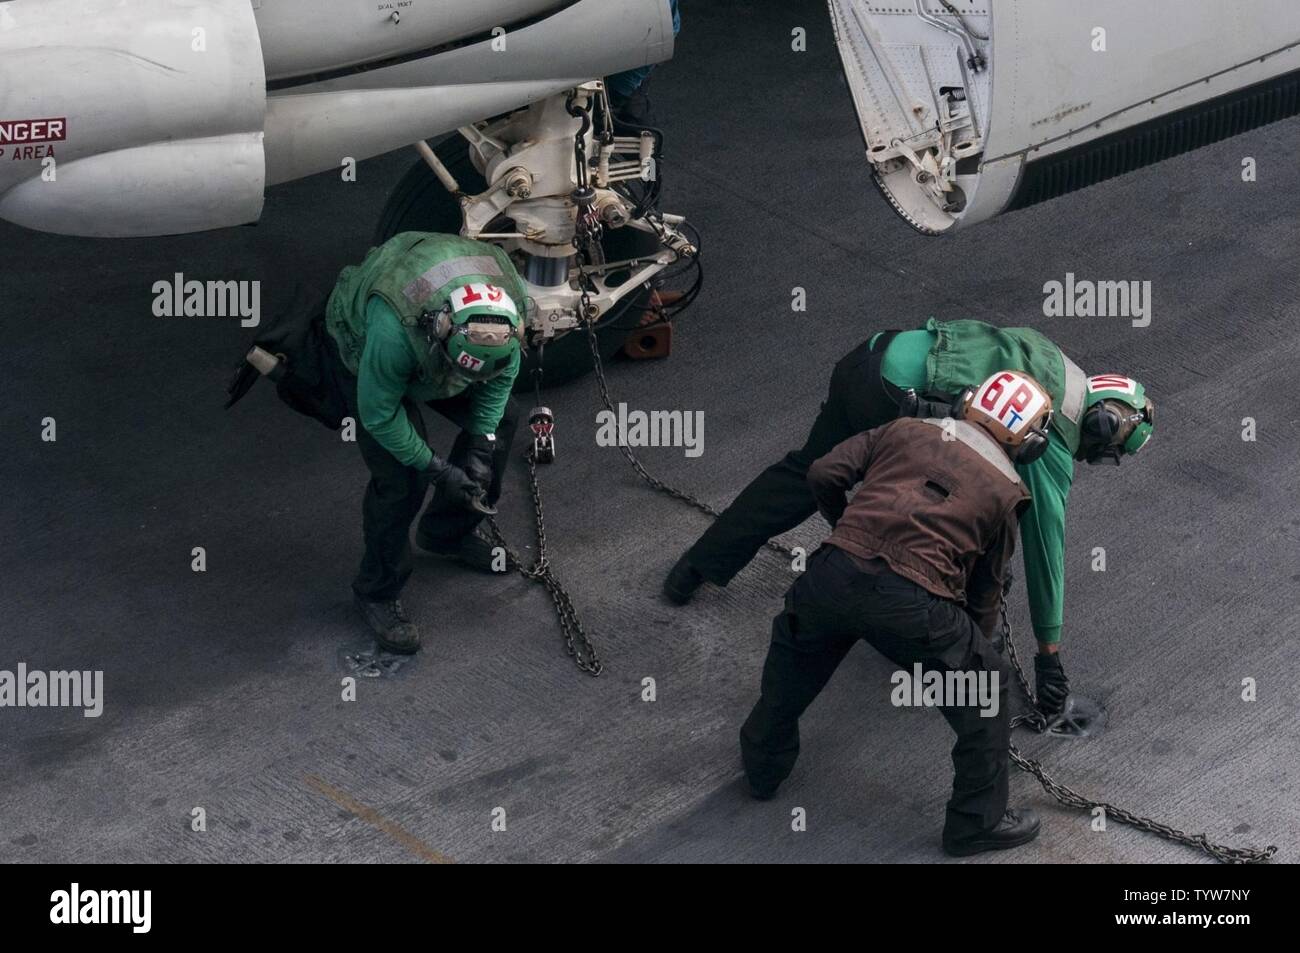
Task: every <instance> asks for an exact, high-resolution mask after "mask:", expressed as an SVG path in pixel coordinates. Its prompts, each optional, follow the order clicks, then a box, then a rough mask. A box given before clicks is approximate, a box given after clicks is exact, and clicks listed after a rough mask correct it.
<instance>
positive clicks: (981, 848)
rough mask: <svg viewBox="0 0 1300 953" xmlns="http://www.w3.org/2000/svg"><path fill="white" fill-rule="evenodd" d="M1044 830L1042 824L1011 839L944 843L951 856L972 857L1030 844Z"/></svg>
mask: <svg viewBox="0 0 1300 953" xmlns="http://www.w3.org/2000/svg"><path fill="white" fill-rule="evenodd" d="M1041 830H1042V825H1041V824H1040V825H1039V826H1037V827H1035V828H1033V830H1030V831H1028V832H1026V833H1024V834H1021V835H1019V836H1017V837H1015V838H1013V839H1011V840H1002V839H997V840H993V839H990V840H974V841H970V842H968V843H965V844H944V845H943V851H944V853H945V854H948V855H949V856H950V857H972V856H974V855H975V854H983V853H987V852H988V851H991V850H1009V849H1011V848H1012V847H1020V846H1021V845H1022V844H1028V843H1029V842H1030V841H1031V840H1033V839H1034V838H1036V837H1037V836H1038V834H1039V832H1040V831H1041Z"/></svg>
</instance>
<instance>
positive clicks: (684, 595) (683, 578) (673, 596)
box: [664, 556, 704, 606]
mask: <svg viewBox="0 0 1300 953" xmlns="http://www.w3.org/2000/svg"><path fill="white" fill-rule="evenodd" d="M703 583H704V577H703V576H701V575H700V574H699V573H698V572H696V571H695V567H694V566H692V565H691V564H690V563H689V562H687V560H686V557H685V556H683V557H682V558H681V559H679V560H677V564H676V565H675V566H673V568H672V569H671V570H669V572H668V578H667V579H665V580H664V595H665V596H667V597H668V599H669V601H671V602H672V603H674V604H675V605H679V606H684V605H686V603H688V602H690V601H691V597H692V596H693V595H695V590H696V589H698V588H700V586H701V585H702V584H703Z"/></svg>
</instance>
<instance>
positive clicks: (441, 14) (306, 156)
mask: <svg viewBox="0 0 1300 953" xmlns="http://www.w3.org/2000/svg"><path fill="white" fill-rule="evenodd" d="M672 48H673V32H672V21H671V14H670V11H669V8H668V3H667V0H440V2H439V3H437V4H415V5H409V6H403V5H402V4H365V3H357V2H356V0H252V2H251V3H250V0H8V2H0V218H3V219H7V220H9V221H12V222H15V223H17V224H20V225H24V226H27V227H29V228H35V229H39V230H42V231H52V232H62V233H66V234H74V235H94V236H139V235H163V234H176V233H181V232H193V231H202V230H204V229H211V228H222V227H226V226H230V225H237V224H243V223H247V222H253V221H256V220H257V219H258V218H259V217H260V215H261V211H262V204H263V193H264V190H265V188H266V187H267V186H268V185H274V184H276V183H279V182H285V181H289V180H292V179H296V178H301V177H303V176H307V175H312V174H314V173H317V172H322V171H325V170H327V169H338V168H339V167H340V164H341V163H343V162H344V161H345V160H347V159H353V160H361V159H365V158H369V157H371V156H375V155H379V154H381V153H384V152H388V151H391V150H393V149H397V148H401V147H403V146H407V145H410V144H411V143H414V142H416V141H417V140H421V139H427V138H429V137H430V136H434V135H438V134H440V133H443V132H447V131H450V130H452V129H456V128H459V127H461V126H465V125H468V124H470V123H472V122H476V121H478V120H482V119H485V118H487V117H489V116H495V115H498V114H501V113H505V112H509V111H511V110H514V109H517V108H519V107H522V106H525V105H528V104H529V103H533V102H536V101H537V100H540V99H543V98H545V97H547V96H550V95H552V94H554V93H556V92H559V91H561V90H564V89H566V88H571V87H574V86H577V85H579V84H581V83H583V82H585V81H587V80H591V79H595V78H599V77H602V76H605V75H608V74H610V73H614V72H617V71H619V70H624V69H631V68H634V67H637V66H643V65H646V64H648V63H656V62H659V61H661V60H664V59H667V58H669V57H670V56H671V55H672Z"/></svg>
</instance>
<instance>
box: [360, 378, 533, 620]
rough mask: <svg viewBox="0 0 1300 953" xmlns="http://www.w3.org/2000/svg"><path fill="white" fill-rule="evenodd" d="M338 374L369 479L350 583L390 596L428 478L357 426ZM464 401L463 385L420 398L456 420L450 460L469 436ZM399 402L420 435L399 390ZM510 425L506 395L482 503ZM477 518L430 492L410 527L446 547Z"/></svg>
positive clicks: (460, 460) (502, 460)
mask: <svg viewBox="0 0 1300 953" xmlns="http://www.w3.org/2000/svg"><path fill="white" fill-rule="evenodd" d="M343 378H344V380H345V381H346V386H345V388H344V389H345V391H346V393H345V400H346V402H347V406H348V412H349V413H350V414H351V415H352V417H353V418H354V419H355V420H357V421H358V422H357V446H358V447H359V448H360V450H361V458H362V459H363V460H364V461H365V462H366V467H367V468H368V469H369V470H370V484H369V485H368V486H367V487H366V495H365V499H364V500H363V501H362V504H361V523H362V532H363V534H364V536H365V543H366V552H365V555H364V556H363V557H362V558H361V568H360V569H359V570H357V576H356V579H354V580H353V582H352V588H353V590H354V591H355V592H356V593H357V595H359V596H361V597H362V598H363V599H369V600H370V601H372V602H383V601H387V600H389V599H396V598H397V596H398V594H399V593H400V592H401V591H402V587H403V586H404V585H406V580H407V579H409V578H410V576H411V569H412V565H413V560H412V555H411V540H410V533H411V524H412V523H413V522H415V518H416V516H417V515H419V512H420V508H421V507H423V506H424V498H425V496H426V495H427V493H428V490H429V481H428V478H427V477H426V476H425V475H424V474H423V473H421V472H420V471H419V470H415V469H413V468H411V467H408V466H405V465H403V464H402V463H400V462H398V460H397V458H396V457H394V456H393V455H392V454H391V453H389V452H388V451H387V450H385V449H384V448H383V447H382V446H380V444H379V442H378V441H377V440H375V438H374V437H372V436H371V435H370V433H369V431H367V430H366V429H365V428H364V427H362V426H361V423H360V414H359V412H358V410H357V384H356V378H355V377H351V376H350V375H343ZM472 401H473V398H472V396H471V394H470V391H468V390H466V391H462V392H461V393H459V394H457V395H456V396H455V397H449V398H447V399H445V400H431V401H428V402H426V404H425V406H426V407H429V408H430V409H432V410H435V411H437V412H438V413H439V414H441V415H442V416H444V417H446V418H447V419H448V420H450V421H451V422H452V423H454V424H455V425H456V426H458V427H460V428H461V432H460V434H459V435H458V436H457V437H456V442H455V443H454V444H452V448H451V454H450V456H449V457H448V458H447V459H448V461H449V462H451V463H454V464H455V465H456V466H463V464H464V463H465V458H466V453H467V451H468V450H469V436H468V434H466V433H465V430H464V428H465V425H466V424H467V423H468V422H469V419H470V410H471V405H472ZM402 408H403V410H405V412H406V417H407V419H408V420H409V421H410V422H411V426H413V427H414V428H415V432H416V433H418V434H419V435H420V438H421V439H422V440H427V431H426V430H425V426H424V417H423V416H422V415H421V413H420V407H419V404H418V403H417V402H416V401H414V400H411V399H410V398H407V399H406V400H404V401H402ZM518 426H519V405H518V404H516V403H515V401H514V399H513V398H511V399H510V401H509V402H508V403H507V404H506V412H505V416H504V417H503V418H502V420H501V424H500V426H499V427H497V440H496V443H497V448H496V452H495V453H494V454H493V457H492V484H491V486H490V487H489V488H488V492H487V502H488V503H489V504H495V503H496V501H497V500H498V499H499V498H500V496H501V480H502V477H503V475H504V474H505V469H506V463H507V461H508V460H509V458H510V448H511V447H512V446H513V444H514V440H515V431H516V430H517V429H518ZM482 520H483V515H482V514H481V513H477V512H474V511H471V510H466V509H464V508H462V507H460V506H456V505H455V504H451V503H447V502H446V501H444V500H442V499H441V498H439V497H437V496H435V497H434V499H433V501H432V502H431V503H430V504H429V507H428V509H427V510H425V512H424V516H423V517H422V518H421V519H420V525H419V529H418V533H419V535H420V537H421V541H422V542H428V543H430V544H432V545H433V546H434V547H435V548H447V549H451V548H453V547H455V545H456V544H457V543H458V542H459V541H460V540H461V539H463V538H464V537H466V536H468V535H469V534H470V533H472V532H474V528H475V527H476V526H478V524H479V523H480V522H481V521H482Z"/></svg>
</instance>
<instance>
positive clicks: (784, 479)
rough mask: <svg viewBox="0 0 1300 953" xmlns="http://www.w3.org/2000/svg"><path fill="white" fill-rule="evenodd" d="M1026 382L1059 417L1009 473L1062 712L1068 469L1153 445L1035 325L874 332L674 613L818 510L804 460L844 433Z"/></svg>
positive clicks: (718, 524)
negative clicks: (1037, 448)
mask: <svg viewBox="0 0 1300 953" xmlns="http://www.w3.org/2000/svg"><path fill="white" fill-rule="evenodd" d="M1002 369H1008V370H1013V371H1019V372H1021V373H1024V374H1028V375H1029V376H1030V377H1033V378H1034V379H1035V380H1037V381H1039V382H1040V383H1041V384H1042V385H1043V386H1044V387H1045V388H1046V389H1047V391H1048V392H1049V393H1050V395H1051V398H1052V405H1053V406H1054V407H1055V408H1057V413H1056V414H1055V415H1054V417H1053V420H1052V426H1051V429H1050V435H1051V439H1050V441H1049V445H1048V448H1047V451H1046V452H1045V453H1044V454H1043V456H1042V457H1041V458H1039V459H1038V460H1036V461H1034V462H1033V463H1030V464H1028V465H1023V466H1018V467H1017V468H1016V469H1017V470H1018V471H1019V472H1020V474H1021V476H1022V478H1023V479H1024V481H1025V485H1026V486H1027V487H1028V489H1029V491H1030V493H1031V494H1032V496H1033V503H1032V505H1031V506H1030V507H1029V509H1028V510H1027V511H1026V512H1025V514H1024V515H1023V516H1022V517H1021V519H1020V539H1021V549H1022V551H1023V552H1024V559H1025V583H1026V588H1027V589H1028V592H1029V612H1030V618H1031V620H1032V621H1033V627H1034V635H1035V637H1036V638H1037V640H1038V649H1039V651H1038V655H1037V657H1036V658H1035V665H1034V669H1035V673H1036V683H1037V695H1038V702H1039V708H1040V709H1041V710H1042V712H1043V714H1044V715H1046V716H1047V717H1048V718H1052V717H1053V716H1058V715H1060V714H1061V712H1062V711H1063V710H1064V709H1065V702H1066V698H1067V696H1068V695H1069V690H1070V683H1069V680H1068V679H1067V678H1066V676H1065V671H1064V669H1063V668H1062V665H1061V659H1060V656H1059V655H1058V649H1059V645H1060V641H1061V626H1062V623H1063V620H1064V610H1065V507H1066V501H1067V499H1068V498H1069V493H1070V485H1071V484H1072V482H1073V481H1074V463H1075V461H1076V460H1082V461H1086V462H1088V463H1099V462H1101V461H1106V460H1109V461H1113V462H1114V463H1116V464H1118V463H1119V461H1120V457H1121V456H1126V455H1129V454H1133V453H1136V452H1137V451H1138V450H1140V449H1141V448H1142V446H1143V444H1145V443H1146V441H1147V439H1148V438H1149V437H1150V436H1151V424H1152V406H1151V402H1150V401H1149V400H1148V399H1147V398H1146V393H1145V391H1144V389H1143V387H1142V385H1141V384H1139V383H1137V382H1136V381H1133V380H1131V379H1129V378H1127V377H1124V376H1122V375H1119V374H1104V375H1100V376H1096V377H1087V376H1086V375H1085V374H1084V373H1083V371H1081V370H1080V369H1079V368H1078V366H1077V365H1076V364H1075V363H1074V362H1073V361H1071V360H1070V359H1069V358H1068V357H1067V356H1066V355H1065V354H1063V353H1062V352H1061V349H1060V348H1058V347H1057V346H1056V345H1055V344H1053V343H1052V342H1051V341H1050V340H1048V339H1047V338H1046V337H1045V336H1043V335H1042V334H1040V333H1039V332H1038V331H1035V330H1034V329H1033V328H998V327H994V326H993V325H991V324H986V323H984V322H983V321H938V320H935V319H934V318H931V319H930V320H929V321H928V322H926V325H925V327H923V328H918V329H916V330H913V331H884V332H881V333H879V334H877V335H875V336H874V337H872V338H871V339H870V340H868V341H864V342H863V343H862V344H860V345H859V346H858V347H857V348H856V349H854V350H853V351H851V352H850V353H849V354H847V355H846V356H845V357H843V358H842V359H841V360H840V361H839V363H837V364H836V365H835V369H834V371H833V372H832V373H831V382H830V390H829V393H828V394H827V397H826V400H825V402H824V403H823V404H822V406H821V410H820V412H819V413H818V415H817V419H816V420H815V421H814V422H813V426H812V430H811V432H810V433H809V435H808V440H807V442H806V444H805V445H804V446H803V448H801V449H799V450H794V451H791V452H790V453H788V454H787V455H786V456H785V457H784V458H783V459H782V460H781V461H779V462H778V463H775V464H773V465H772V466H770V467H768V468H767V469H766V470H765V471H763V472H762V473H761V474H759V475H758V476H757V477H756V478H755V479H754V480H753V482H751V483H750V484H749V486H747V487H746V488H745V489H744V490H742V491H741V493H740V495H739V496H738V497H737V498H736V499H735V500H734V501H733V502H732V504H731V505H730V506H729V507H727V509H726V510H724V511H723V513H722V514H721V516H720V517H719V518H718V519H717V520H716V521H715V522H714V523H713V525H712V526H710V527H709V528H708V530H707V531H705V533H704V535H703V536H701V537H700V538H699V540H698V541H696V543H695V544H694V545H693V546H692V547H691V548H690V549H688V550H687V551H686V553H685V555H683V556H682V557H681V559H679V560H678V561H677V564H676V565H675V566H673V568H672V571H671V572H670V573H669V574H668V577H667V579H665V581H664V593H665V595H667V596H668V598H669V599H670V600H672V601H673V602H675V603H677V604H679V605H680V604H684V603H686V602H687V601H689V600H690V598H691V597H692V596H693V595H694V593H695V591H696V590H697V589H698V588H699V587H700V585H701V584H702V583H704V582H706V581H707V582H712V583H714V584H715V585H723V586H725V585H726V584H727V583H728V582H729V581H730V580H731V578H732V577H733V576H734V575H735V574H736V573H737V572H739V571H740V570H741V569H742V568H743V567H744V566H745V565H746V564H747V563H748V562H749V561H750V560H751V559H752V558H753V557H754V555H755V554H756V553H757V552H758V550H759V548H760V547H762V545H763V544H764V543H765V542H766V541H767V540H769V539H771V538H772V537H773V536H776V535H778V534H779V533H782V532H785V531H786V530H789V529H792V528H794V527H795V526H798V525H799V524H800V523H801V522H803V521H804V520H805V519H807V518H808V517H809V516H811V515H812V514H813V513H814V512H816V502H815V501H814V500H813V497H812V494H811V492H810V491H809V489H808V486H807V482H806V477H807V473H808V468H809V466H810V465H811V464H812V462H813V461H814V460H816V459H818V458H819V457H821V456H824V455H825V454H826V453H828V452H829V451H830V450H831V448H832V447H834V446H836V445H837V444H839V443H840V442H842V441H844V440H847V439H848V438H849V437H851V436H853V435H854V434H857V433H860V432H862V431H864V430H870V429H872V428H874V427H879V426H881V425H882V424H884V423H885V422H887V421H889V420H893V419H894V418H895V417H898V416H920V417H932V416H938V417H944V416H947V415H948V409H949V406H948V405H950V403H951V402H952V401H953V400H954V399H955V398H956V397H957V395H959V394H960V393H961V392H962V391H963V390H964V389H965V388H967V387H976V386H978V385H979V384H980V382H981V381H983V380H985V379H986V378H988V377H989V376H991V375H992V374H993V373H995V372H996V371H999V370H1002Z"/></svg>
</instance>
